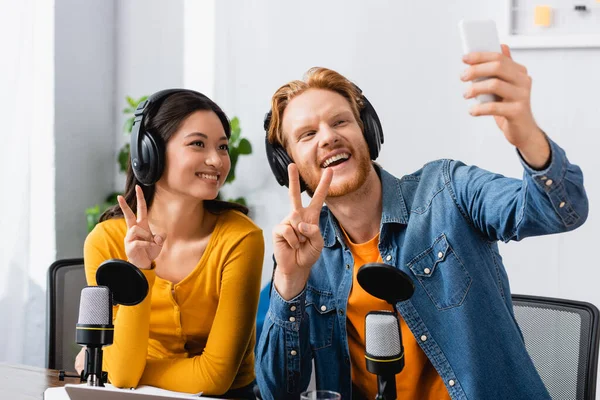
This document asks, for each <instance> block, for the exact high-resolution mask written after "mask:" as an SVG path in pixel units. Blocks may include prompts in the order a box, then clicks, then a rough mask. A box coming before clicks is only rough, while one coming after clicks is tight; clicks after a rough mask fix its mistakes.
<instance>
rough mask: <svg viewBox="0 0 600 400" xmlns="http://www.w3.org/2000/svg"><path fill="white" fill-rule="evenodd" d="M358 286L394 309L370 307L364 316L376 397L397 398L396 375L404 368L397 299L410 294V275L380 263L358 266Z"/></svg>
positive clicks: (399, 299) (370, 368)
mask: <svg viewBox="0 0 600 400" xmlns="http://www.w3.org/2000/svg"><path fill="white" fill-rule="evenodd" d="M357 280H358V283H359V284H360V286H361V287H362V288H363V289H364V290H365V291H366V292H367V293H369V294H370V295H371V296H374V297H377V298H378V299H382V300H385V301H387V302H388V303H389V304H391V305H392V309H393V311H371V312H369V313H368V314H367V316H366V317H365V361H366V366H367V371H369V372H371V373H372V374H375V375H377V396H376V397H375V399H376V400H396V375H397V374H399V373H400V372H402V369H403V368H404V347H403V346H402V334H401V333H400V320H399V319H398V314H397V311H396V303H398V302H401V301H406V300H408V299H410V298H411V296H412V295H413V293H414V291H415V286H414V284H413V282H412V279H410V277H409V276H408V275H407V274H405V273H404V272H402V271H400V270H399V269H397V268H395V267H393V266H391V265H387V264H381V263H370V264H365V265H363V266H362V267H360V269H359V270H358V274H357Z"/></svg>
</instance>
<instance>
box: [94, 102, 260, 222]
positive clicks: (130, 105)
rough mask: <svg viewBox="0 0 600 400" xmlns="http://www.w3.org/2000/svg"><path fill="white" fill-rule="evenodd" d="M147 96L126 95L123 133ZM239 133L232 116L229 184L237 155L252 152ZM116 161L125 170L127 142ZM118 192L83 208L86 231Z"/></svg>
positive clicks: (114, 201) (128, 131)
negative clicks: (98, 202)
mask: <svg viewBox="0 0 600 400" xmlns="http://www.w3.org/2000/svg"><path fill="white" fill-rule="evenodd" d="M147 98H148V96H142V97H140V98H139V99H134V98H132V97H130V96H127V97H126V99H127V107H125V108H124V109H123V114H125V115H127V116H128V118H127V120H126V121H125V124H124V125H123V131H124V132H125V135H127V136H129V135H130V134H131V129H132V127H133V120H134V115H133V113H134V111H135V109H136V108H137V106H138V104H139V103H141V102H142V101H144V100H146V99H147ZM241 133H242V129H241V128H240V120H239V119H238V117H233V118H232V120H231V138H230V139H229V157H230V158H231V169H230V170H229V175H227V178H226V179H225V184H231V183H233V181H234V180H235V168H236V166H237V162H238V159H239V156H241V155H248V154H252V145H251V144H250V142H249V141H248V139H246V138H243V137H242V135H241ZM117 163H118V164H119V172H121V173H125V172H127V165H128V164H129V142H127V143H125V144H124V145H123V147H122V148H121V150H120V151H119V154H118V156H117ZM120 194H121V193H120V192H113V193H110V194H109V195H108V196H106V198H105V199H104V201H103V202H102V203H100V204H96V205H94V206H92V207H89V208H87V209H86V210H85V216H86V221H87V230H88V232H91V231H92V229H94V227H95V226H96V224H97V223H98V220H99V219H100V216H101V215H102V213H103V212H104V211H106V209H107V208H109V207H111V206H113V205H115V204H117V196H118V195H120ZM219 198H220V194H219ZM227 201H232V202H236V203H239V204H242V205H244V206H247V202H246V199H245V198H244V197H238V198H236V199H227Z"/></svg>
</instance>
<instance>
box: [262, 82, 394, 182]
mask: <svg viewBox="0 0 600 400" xmlns="http://www.w3.org/2000/svg"><path fill="white" fill-rule="evenodd" d="M354 86H355V87H356V88H357V89H358V91H359V93H360V94H361V96H362V101H363V108H362V110H360V119H361V121H362V123H363V126H364V130H363V135H364V136H365V140H366V141H367V145H368V146H369V154H370V156H371V160H376V159H377V156H379V150H380V149H381V145H382V144H383V129H382V127H381V122H380V121H379V117H378V116H377V113H376V112H375V109H374V108H373V106H372V105H371V103H370V102H369V100H367V98H366V97H365V96H364V95H363V94H362V90H360V88H359V87H358V86H356V85H354ZM270 125H271V110H269V112H268V113H267V114H266V115H265V120H264V125H263V127H264V129H265V132H266V136H265V148H266V150H267V159H268V160H269V165H270V166H271V171H273V175H275V179H277V182H279V184H280V185H281V186H287V187H289V179H288V172H287V168H288V165H290V163H292V162H293V161H292V158H291V157H290V156H289V154H288V153H287V151H285V149H284V148H283V147H282V146H281V145H280V144H279V143H270V142H269V139H268V134H269V126H270ZM306 189H307V186H306V183H305V182H304V181H303V180H302V178H300V190H302V191H305V190H306Z"/></svg>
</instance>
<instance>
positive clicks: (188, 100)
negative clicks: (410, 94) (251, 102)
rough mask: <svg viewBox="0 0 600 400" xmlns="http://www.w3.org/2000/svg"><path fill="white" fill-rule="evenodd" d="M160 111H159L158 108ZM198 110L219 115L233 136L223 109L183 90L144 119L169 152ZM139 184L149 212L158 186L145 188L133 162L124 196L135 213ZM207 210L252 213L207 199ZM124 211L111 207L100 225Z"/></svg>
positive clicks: (228, 203) (212, 211)
mask: <svg viewBox="0 0 600 400" xmlns="http://www.w3.org/2000/svg"><path fill="white" fill-rule="evenodd" d="M156 108H158V109H156ZM196 111H212V112H214V113H215V114H217V117H219V120H220V121H221V124H223V130H225V135H226V136H227V139H229V137H230V136H231V126H230V125H229V119H228V118H227V115H225V113H224V112H223V110H221V108H220V107H219V106H218V105H217V104H216V103H215V102H213V101H212V100H210V99H209V98H208V97H202V96H198V95H197V94H195V93H193V92H191V91H182V92H178V93H174V94H172V95H170V96H168V97H167V98H166V99H165V100H164V101H163V102H162V103H161V104H157V105H156V106H153V105H151V106H150V108H149V109H148V110H147V111H146V116H145V117H144V126H145V128H146V130H147V131H149V132H151V133H152V135H153V136H154V137H155V138H156V140H157V141H160V144H161V148H162V149H163V151H164V150H165V149H166V144H167V143H168V141H169V139H171V136H173V134H174V133H175V131H176V130H177V128H179V125H181V123H182V122H183V120H185V119H186V118H187V117H188V116H189V115H190V114H192V113H194V112H196ZM135 185H139V186H140V187H141V188H142V191H143V192H144V198H145V199H146V204H147V206H148V209H150V207H151V206H152V201H153V200H154V193H155V190H156V188H155V186H154V185H151V186H144V185H142V184H141V183H140V182H139V181H138V180H137V179H136V178H135V175H134V174H133V170H132V168H131V159H130V160H129V164H128V167H127V181H126V183H125V194H124V195H123V197H124V198H125V201H126V202H127V205H129V207H130V208H131V209H132V210H134V212H135V210H136V208H137V199H136V194H135ZM204 208H205V209H206V210H207V211H208V212H211V213H213V214H219V213H221V212H224V211H226V210H237V211H240V212H242V213H244V214H248V208H246V207H244V206H243V205H241V204H237V203H230V202H227V201H221V200H204ZM122 216H123V211H122V210H121V207H119V205H118V204H117V205H115V206H112V207H110V208H108V209H107V210H106V211H105V212H104V213H103V214H102V215H101V216H100V220H99V222H102V221H106V220H107V219H111V218H121V217H122Z"/></svg>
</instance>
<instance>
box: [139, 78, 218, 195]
mask: <svg viewBox="0 0 600 400" xmlns="http://www.w3.org/2000/svg"><path fill="white" fill-rule="evenodd" d="M186 92H187V93H192V94H194V95H197V96H200V97H202V98H207V97H206V96H205V95H203V94H202V93H200V92H196V91H194V90H189V89H166V90H161V91H159V92H156V93H154V94H153V95H151V96H150V97H148V99H147V100H144V101H142V102H140V104H138V106H137V108H136V110H135V112H134V119H133V126H132V128H131V142H130V152H131V168H132V170H133V174H134V175H135V177H136V179H137V180H138V181H139V182H140V183H141V184H143V185H145V186H150V185H153V184H155V183H156V182H157V181H158V180H159V179H160V176H161V175H162V173H163V170H164V168H165V149H164V147H165V146H164V143H163V140H162V139H161V138H159V137H156V136H155V135H153V134H152V132H149V131H147V130H146V128H145V126H144V118H147V117H148V114H149V113H150V111H149V110H152V111H154V114H155V115H156V112H158V109H159V108H160V105H161V104H162V103H163V102H164V101H165V100H166V99H167V97H169V96H170V95H172V94H175V93H186ZM207 99H208V98H207Z"/></svg>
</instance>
